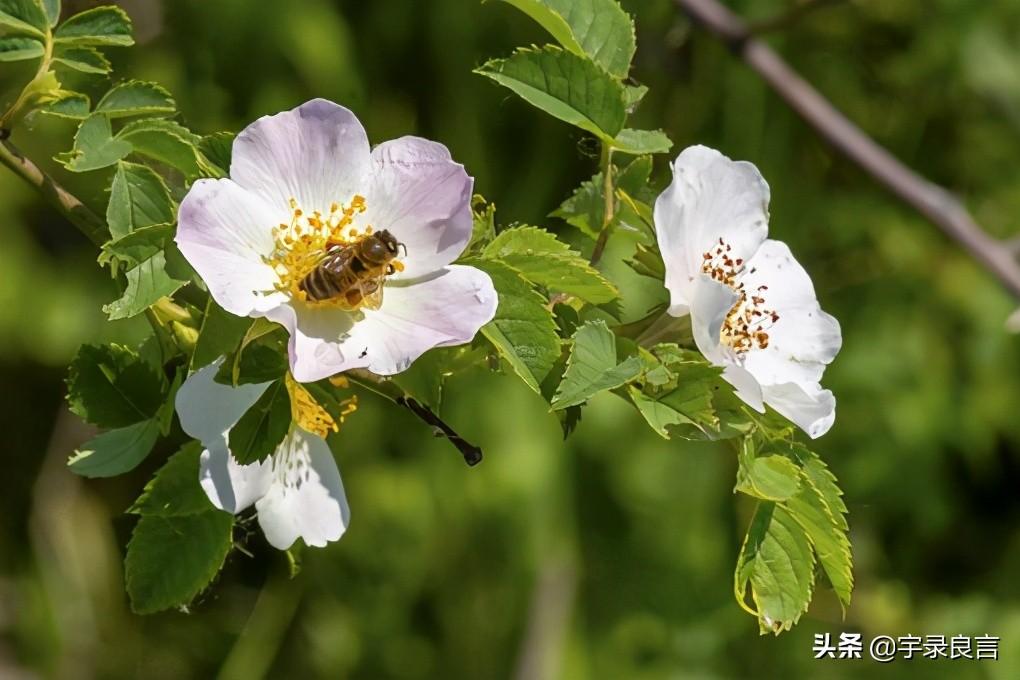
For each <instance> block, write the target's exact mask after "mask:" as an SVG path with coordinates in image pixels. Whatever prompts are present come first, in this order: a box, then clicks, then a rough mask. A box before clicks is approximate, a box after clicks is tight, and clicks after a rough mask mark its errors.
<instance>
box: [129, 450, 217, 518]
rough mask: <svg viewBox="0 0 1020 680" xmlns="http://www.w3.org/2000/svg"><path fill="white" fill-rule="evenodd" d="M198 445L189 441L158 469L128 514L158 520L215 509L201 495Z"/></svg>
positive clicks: (200, 453) (204, 496) (202, 493)
mask: <svg viewBox="0 0 1020 680" xmlns="http://www.w3.org/2000/svg"><path fill="white" fill-rule="evenodd" d="M201 455H202V445H201V444H199V443H198V442H194V441H193V442H189V443H187V444H185V445H184V446H183V447H181V449H180V451H178V452H177V453H175V454H174V455H173V456H171V457H170V460H168V461H167V462H166V464H165V465H163V467H161V468H160V469H159V472H157V473H156V476H155V477H153V478H152V479H151V480H150V481H149V483H148V484H146V485H145V490H144V491H143V492H142V495H141V496H139V498H138V500H136V501H135V503H134V505H132V506H131V509H130V510H128V512H131V513H134V514H137V515H157V516H159V517H183V516H185V515H197V514H200V513H204V512H209V511H211V510H214V509H215V508H214V507H213V505H212V504H211V503H210V502H209V498H208V497H207V496H206V495H205V492H204V491H203V490H202V487H201V485H200V484H199V482H198V479H199V460H200V458H201Z"/></svg>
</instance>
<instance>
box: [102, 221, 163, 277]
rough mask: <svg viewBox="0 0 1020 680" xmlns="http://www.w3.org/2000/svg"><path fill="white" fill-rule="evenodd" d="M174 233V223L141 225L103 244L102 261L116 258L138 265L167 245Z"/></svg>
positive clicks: (127, 263) (129, 265)
mask: <svg viewBox="0 0 1020 680" xmlns="http://www.w3.org/2000/svg"><path fill="white" fill-rule="evenodd" d="M173 235H174V225H172V224H153V225H151V226H148V227H140V228H138V229H135V230H134V231H132V232H130V233H129V234H127V235H126V236H122V237H121V238H119V239H117V240H115V241H108V242H107V243H105V244H103V251H102V254H101V255H100V256H99V261H100V263H104V264H105V263H106V262H110V261H112V260H114V259H116V260H117V261H118V262H122V263H124V264H126V265H128V267H129V268H130V267H136V266H138V265H139V264H141V263H142V262H144V261H146V260H148V259H150V258H153V257H155V256H156V255H157V254H158V253H160V252H162V251H163V249H165V248H166V247H167V244H168V243H169V242H170V239H171V238H173Z"/></svg>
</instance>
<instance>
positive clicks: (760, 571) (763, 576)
mask: <svg viewBox="0 0 1020 680" xmlns="http://www.w3.org/2000/svg"><path fill="white" fill-rule="evenodd" d="M814 566H815V557H814V552H813V551H812V548H811V542H810V540H809V539H808V536H807V534H806V533H805V532H804V529H803V528H802V527H801V525H800V524H799V523H798V522H797V521H796V520H795V519H794V518H793V516H792V515H791V514H790V513H789V511H787V510H786V509H785V508H784V507H782V506H781V505H776V504H775V503H772V502H769V501H762V502H761V503H760V504H759V505H758V509H757V510H756V511H755V514H754V518H753V519H752V520H751V526H750V528H749V529H748V531H747V537H746V538H745V539H744V545H743V547H742V548H741V550H740V556H739V557H738V558H737V568H736V572H735V573H734V593H735V595H736V597H737V601H738V602H739V603H740V604H741V606H743V607H745V608H746V607H748V605H747V602H746V599H747V589H748V587H749V586H750V589H751V599H752V600H753V602H754V607H753V609H751V610H750V611H752V613H754V614H755V615H756V616H757V617H758V623H759V625H760V627H761V631H762V633H765V632H769V631H771V632H774V633H776V634H778V633H780V632H781V631H784V630H789V629H790V628H792V627H793V624H795V623H796V622H797V620H798V619H800V617H801V615H802V614H803V613H804V612H805V611H806V610H807V607H808V604H810V602H811V592H812V590H813V589H814V573H815V570H814Z"/></svg>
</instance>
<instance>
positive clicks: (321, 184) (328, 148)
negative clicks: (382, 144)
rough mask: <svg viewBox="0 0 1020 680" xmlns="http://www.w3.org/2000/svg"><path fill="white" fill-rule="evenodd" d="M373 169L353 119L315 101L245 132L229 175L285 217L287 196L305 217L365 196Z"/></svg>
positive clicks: (365, 139) (333, 106)
mask: <svg viewBox="0 0 1020 680" xmlns="http://www.w3.org/2000/svg"><path fill="white" fill-rule="evenodd" d="M371 168H372V165H371V156H370V150H369V146H368V136H367V135H366V134H365V129H364V128H363V127H362V126H361V123H360V122H359V121H358V119H357V117H356V116H355V115H354V114H353V113H351V111H349V110H348V109H345V108H344V107H342V106H340V105H338V104H334V103H333V102H331V101H327V100H325V99H313V100H311V101H309V102H306V103H304V104H302V105H301V106H299V107H297V108H296V109H293V110H291V111H285V112H283V113H278V114H276V115H275V116H264V117H262V118H259V119H258V120H257V121H255V122H254V123H252V124H251V125H249V126H248V127H247V128H245V129H244V130H243V131H242V132H241V134H239V135H238V136H237V138H236V139H235V140H234V150H233V158H232V160H231V164H230V177H231V178H232V179H233V180H234V181H235V182H237V183H238V184H240V185H241V186H242V187H244V188H246V189H248V190H249V191H251V192H252V193H254V194H258V195H260V196H262V197H264V198H265V199H266V201H267V202H269V203H270V204H271V205H272V206H273V207H278V208H280V209H286V210H287V212H288V214H289V208H288V206H289V201H290V199H291V198H294V199H296V200H297V202H298V204H299V205H300V206H301V208H302V209H303V210H304V211H305V212H306V213H311V212H313V211H315V210H319V211H321V212H323V213H328V212H329V206H330V204H331V203H333V202H337V203H349V202H350V200H351V198H352V197H353V196H354V195H355V194H359V193H360V194H364V192H365V191H366V189H367V186H366V184H367V182H368V179H369V175H370V173H371ZM279 221H280V220H277V222H279ZM284 221H286V220H284ZM272 224H276V223H275V222H274V223H272ZM272 224H271V225H270V226H272Z"/></svg>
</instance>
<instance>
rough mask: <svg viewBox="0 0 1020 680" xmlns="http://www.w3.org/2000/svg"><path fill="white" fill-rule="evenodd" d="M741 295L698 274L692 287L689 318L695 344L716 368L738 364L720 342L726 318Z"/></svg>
mask: <svg viewBox="0 0 1020 680" xmlns="http://www.w3.org/2000/svg"><path fill="white" fill-rule="evenodd" d="M737 298H738V295H737V293H736V292H734V291H733V289H732V288H730V287H729V286H725V285H723V284H721V283H719V282H718V281H713V280H712V279H710V278H708V277H707V276H705V275H703V274H698V275H697V276H696V277H695V279H694V282H693V285H692V287H691V298H690V305H691V307H690V314H691V332H692V333H693V334H694V342H695V344H696V345H697V346H698V349H699V350H700V351H701V353H702V354H704V355H705V358H706V359H708V360H709V361H711V362H712V363H713V364H715V365H716V366H728V365H730V364H733V363H735V359H733V358H732V356H731V353H730V352H729V351H727V349H726V348H725V347H723V346H722V345H721V343H720V342H719V335H720V331H721V330H722V327H723V323H724V322H725V321H726V315H727V314H728V313H729V311H730V309H732V308H733V305H734V303H735V302H736V301H737Z"/></svg>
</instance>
